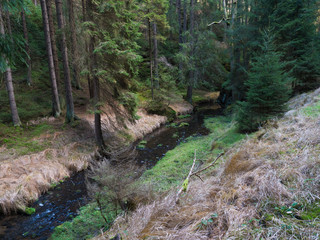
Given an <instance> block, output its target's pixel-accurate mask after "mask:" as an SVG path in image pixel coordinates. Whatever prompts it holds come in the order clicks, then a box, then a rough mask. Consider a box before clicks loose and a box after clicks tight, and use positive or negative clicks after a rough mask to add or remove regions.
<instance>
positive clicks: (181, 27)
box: [177, 0, 183, 82]
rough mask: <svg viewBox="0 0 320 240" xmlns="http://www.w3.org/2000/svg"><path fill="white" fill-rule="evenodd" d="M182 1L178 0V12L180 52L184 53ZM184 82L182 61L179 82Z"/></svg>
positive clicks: (180, 62)
mask: <svg viewBox="0 0 320 240" xmlns="http://www.w3.org/2000/svg"><path fill="white" fill-rule="evenodd" d="M181 10H182V8H181V0H177V12H178V24H179V51H180V53H182V51H183V46H182V44H183V36H182V34H183V32H182V31H183V24H182V19H181V16H182V14H181ZM182 80H183V64H182V61H181V60H180V61H179V81H180V82H182Z"/></svg>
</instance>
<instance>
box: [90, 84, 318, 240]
mask: <svg viewBox="0 0 320 240" xmlns="http://www.w3.org/2000/svg"><path fill="white" fill-rule="evenodd" d="M319 96H320V89H317V90H316V91H314V92H312V93H309V94H303V95H300V96H298V97H296V98H294V99H292V100H291V101H290V102H289V106H290V108H291V110H290V111H289V112H287V113H286V114H285V115H284V117H283V118H281V119H279V120H274V121H271V122H270V123H269V124H268V125H266V126H265V127H264V128H263V129H261V130H260V131H258V132H257V133H255V134H254V135H253V136H250V137H248V138H247V139H246V140H244V141H242V142H241V143H240V144H238V145H237V146H234V147H233V148H232V149H230V150H229V151H228V152H227V153H226V154H225V156H224V158H223V160H221V161H222V162H221V164H220V166H221V167H220V168H219V169H216V170H211V171H210V170H208V171H207V173H206V174H205V173H202V176H201V178H202V179H203V180H204V181H203V182H202V181H201V180H200V179H196V178H192V179H191V180H190V181H189V186H188V190H187V192H186V193H185V194H183V195H182V196H181V199H180V203H179V204H176V201H175V198H176V189H174V190H172V191H171V192H170V193H168V194H167V195H166V196H165V197H162V198H160V199H158V200H156V201H154V202H153V203H151V204H149V205H144V206H140V207H139V208H138V209H137V210H136V211H135V212H133V213H132V214H130V215H128V216H121V217H119V218H118V219H117V220H116V221H115V223H114V225H113V227H112V229H111V230H110V231H108V232H106V233H104V234H103V235H101V236H99V237H97V238H96V239H110V238H112V237H114V236H115V235H117V234H118V235H121V237H122V239H130V240H133V239H175V240H176V239H190V240H191V239H193V240H194V239H262V238H263V239H319V237H320V157H319V156H320V134H319V132H320V98H319ZM190 167H191V166H190Z"/></svg>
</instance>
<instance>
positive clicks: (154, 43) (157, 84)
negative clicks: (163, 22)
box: [153, 22, 159, 89]
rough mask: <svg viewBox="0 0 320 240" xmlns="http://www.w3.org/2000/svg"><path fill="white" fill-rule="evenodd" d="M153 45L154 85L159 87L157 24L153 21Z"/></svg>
mask: <svg viewBox="0 0 320 240" xmlns="http://www.w3.org/2000/svg"><path fill="white" fill-rule="evenodd" d="M153 47H154V71H155V72H154V86H155V88H156V89H159V67H158V39H157V24H156V23H155V22H154V23H153Z"/></svg>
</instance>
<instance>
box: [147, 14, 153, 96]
mask: <svg viewBox="0 0 320 240" xmlns="http://www.w3.org/2000/svg"><path fill="white" fill-rule="evenodd" d="M148 37H149V58H150V82H151V96H152V100H153V99H154V94H153V87H154V86H153V69H152V40H151V21H150V18H148Z"/></svg>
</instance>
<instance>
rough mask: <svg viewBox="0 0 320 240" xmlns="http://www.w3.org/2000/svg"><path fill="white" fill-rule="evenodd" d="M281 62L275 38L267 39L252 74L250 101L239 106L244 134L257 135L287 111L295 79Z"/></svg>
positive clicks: (249, 92) (239, 117) (240, 127)
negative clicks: (274, 43) (268, 122)
mask: <svg viewBox="0 0 320 240" xmlns="http://www.w3.org/2000/svg"><path fill="white" fill-rule="evenodd" d="M280 58H281V54H279V53H278V52H276V51H275V50H274V47H273V43H272V40H271V38H270V37H268V36H266V37H265V40H264V43H263V45H262V46H261V51H260V53H259V55H257V56H256V57H255V58H253V62H252V67H251V69H250V71H249V72H248V81H247V82H246V83H245V85H246V87H247V88H248V91H247V93H246V101H244V102H239V105H240V110H239V115H238V123H239V129H240V131H245V132H247V131H249V132H250V131H254V130H256V129H258V127H259V126H260V125H261V124H262V123H263V122H265V121H266V120H268V119H270V118H272V117H273V116H274V115H276V114H279V113H282V112H283V111H284V110H285V103H286V101H287V100H288V98H289V94H290V90H291V88H290V83H291V82H292V78H290V77H289V74H288V73H286V72H285V71H284V69H285V67H286V64H285V63H283V62H281V60H280Z"/></svg>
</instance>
